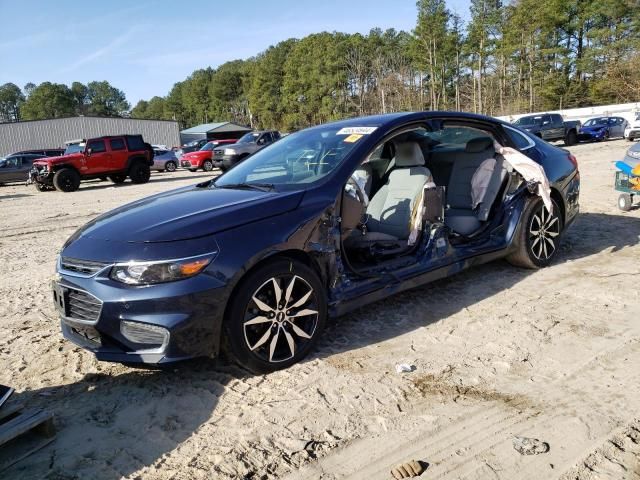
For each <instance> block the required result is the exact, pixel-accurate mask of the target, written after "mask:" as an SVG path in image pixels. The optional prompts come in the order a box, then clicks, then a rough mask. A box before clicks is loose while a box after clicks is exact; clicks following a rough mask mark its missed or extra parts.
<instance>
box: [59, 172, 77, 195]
mask: <svg viewBox="0 0 640 480" xmlns="http://www.w3.org/2000/svg"><path fill="white" fill-rule="evenodd" d="M53 185H54V187H56V190H60V191H61V192H75V191H76V190H77V189H78V188H79V187H80V174H79V173H78V172H76V171H75V170H74V169H72V168H61V169H60V170H58V171H57V172H56V173H55V175H54V176H53Z"/></svg>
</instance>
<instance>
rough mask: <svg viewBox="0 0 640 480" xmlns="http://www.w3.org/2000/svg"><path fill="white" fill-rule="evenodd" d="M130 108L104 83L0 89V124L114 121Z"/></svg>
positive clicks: (1, 87) (10, 85) (112, 88)
mask: <svg viewBox="0 0 640 480" xmlns="http://www.w3.org/2000/svg"><path fill="white" fill-rule="evenodd" d="M130 108H131V105H130V104H129V102H127V98H126V96H125V94H124V92H123V91H122V90H119V89H117V88H115V87H113V86H112V85H110V84H109V82H107V81H102V82H89V83H87V84H86V85H84V84H83V83H80V82H73V83H72V84H71V86H70V87H68V86H67V85H64V84H60V83H51V82H43V83H41V84H40V85H35V84H33V83H27V84H26V85H25V86H24V89H23V90H21V89H20V87H18V86H17V85H15V84H13V83H5V84H4V85H0V122H17V121H20V120H44V119H47V118H60V117H70V116H74V115H97V116H104V117H117V116H122V115H127V114H128V110H129V109H130Z"/></svg>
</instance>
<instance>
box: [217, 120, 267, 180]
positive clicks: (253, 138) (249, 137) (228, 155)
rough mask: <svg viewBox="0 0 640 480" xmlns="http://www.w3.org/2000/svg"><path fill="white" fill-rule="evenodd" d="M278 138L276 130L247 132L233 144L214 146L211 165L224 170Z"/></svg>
mask: <svg viewBox="0 0 640 480" xmlns="http://www.w3.org/2000/svg"><path fill="white" fill-rule="evenodd" d="M279 139H280V132H278V131H276V130H265V131H260V132H250V133H247V134H246V135H244V136H243V137H241V138H240V140H238V142H237V143H234V144H233V145H228V146H224V147H220V148H216V149H215V150H214V151H213V165H214V166H215V167H218V168H219V169H220V170H222V171H223V172H224V171H225V170H229V169H230V168H231V167H233V166H234V165H236V164H238V163H240V162H242V161H243V160H244V159H245V158H247V157H248V156H249V155H251V154H252V153H255V152H257V151H258V150H260V149H262V148H264V147H266V146H267V145H271V144H272V143H273V142H275V141H276V140H279Z"/></svg>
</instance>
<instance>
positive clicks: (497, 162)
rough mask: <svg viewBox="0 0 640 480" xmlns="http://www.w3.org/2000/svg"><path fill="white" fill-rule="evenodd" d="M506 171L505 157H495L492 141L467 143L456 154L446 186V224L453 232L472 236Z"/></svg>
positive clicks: (487, 214) (481, 138)
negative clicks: (462, 149)
mask: <svg viewBox="0 0 640 480" xmlns="http://www.w3.org/2000/svg"><path fill="white" fill-rule="evenodd" d="M506 174H507V170H506V168H505V165H504V158H503V157H502V156H500V155H498V156H496V152H495V149H494V147H493V139H491V138H489V137H479V138H474V139H471V140H469V142H467V144H466V146H465V151H464V153H462V154H457V156H456V158H455V161H454V163H453V168H452V170H451V177H450V181H449V185H448V186H447V205H448V207H447V210H446V212H445V224H446V225H447V226H448V227H449V228H451V230H453V231H454V232H456V233H459V234H461V235H471V234H472V233H474V232H475V231H477V230H478V229H479V228H480V227H481V226H482V222H485V221H487V219H488V218H489V212H490V210H491V207H492V206H493V204H494V202H495V199H496V197H497V196H498V193H499V192H500V189H501V188H502V185H503V183H504V179H505V177H506Z"/></svg>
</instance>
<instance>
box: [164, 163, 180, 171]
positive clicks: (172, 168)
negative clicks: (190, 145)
mask: <svg viewBox="0 0 640 480" xmlns="http://www.w3.org/2000/svg"><path fill="white" fill-rule="evenodd" d="M176 168H178V166H177V165H176V162H167V163H165V164H164V169H165V171H167V172H175V171H176Z"/></svg>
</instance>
